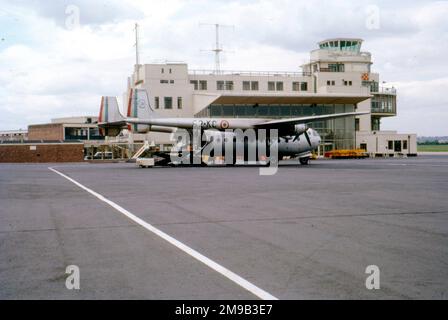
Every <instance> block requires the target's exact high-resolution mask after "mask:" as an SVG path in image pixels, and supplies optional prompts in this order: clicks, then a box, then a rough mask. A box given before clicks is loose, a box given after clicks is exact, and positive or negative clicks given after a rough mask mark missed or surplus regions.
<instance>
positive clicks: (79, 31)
mask: <svg viewBox="0 0 448 320" xmlns="http://www.w3.org/2000/svg"><path fill="white" fill-rule="evenodd" d="M447 16H448V1H421V0H418V1H412V0H411V1H380V0H378V1H374V0H371V1H364V0H356V1H355V0H350V1H338V0H334V1H309V0H307V1H297V0H271V1H268V0H245V1H243V0H240V1H232V0H215V1H212V0H207V1H206V0H164V1H148V0H146V1H144V0H141V1H140V0H127V1H125V0H97V1H95V0H52V1H50V0H48V1H44V0H40V1H38V0H34V1H33V0H15V1H12V0H11V1H9V0H0V130H9V129H19V128H22V129H25V128H26V127H27V125H28V124H35V123H45V122H49V121H50V119H51V118H57V117H63V116H78V115H96V114H97V112H98V105H99V101H100V97H101V96H102V95H112V96H118V97H120V96H121V95H122V93H123V92H124V91H125V89H126V81H127V77H128V76H129V75H130V74H131V73H132V70H133V65H134V63H135V48H134V46H133V45H134V42H135V39H134V24H135V23H136V22H137V23H138V24H139V25H140V51H141V53H140V62H141V63H153V62H164V61H182V62H187V63H188V64H189V68H190V69H213V67H214V56H213V53H212V52H207V51H205V50H207V49H211V48H212V47H213V46H214V41H215V40H214V28H213V26H209V25H207V24H215V23H220V24H223V25H227V27H223V28H222V30H221V43H222V45H223V48H224V49H225V50H227V52H226V53H224V54H223V55H222V58H221V64H222V67H221V68H222V69H223V70H258V71H300V65H302V64H303V63H305V62H306V61H307V60H308V59H309V52H310V51H311V50H313V49H316V48H317V42H319V41H321V40H324V39H327V38H334V37H356V38H362V39H364V43H363V47H362V51H369V52H371V53H372V59H373V63H374V64H373V66H372V72H378V73H379V74H380V81H381V82H383V81H384V82H385V83H384V86H394V87H395V88H396V89H397V91H398V95H397V104H398V105H397V112H398V115H397V117H393V118H384V119H383V120H382V130H398V131H399V132H402V133H417V134H418V135H423V136H442V135H444V136H447V135H448V94H447V92H448V63H447V62H446V59H447V58H448V19H446V17H447Z"/></svg>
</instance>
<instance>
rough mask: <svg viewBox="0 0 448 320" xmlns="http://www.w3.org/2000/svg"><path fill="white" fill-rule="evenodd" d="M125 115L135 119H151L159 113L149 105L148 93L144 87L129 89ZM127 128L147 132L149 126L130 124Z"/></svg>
mask: <svg viewBox="0 0 448 320" xmlns="http://www.w3.org/2000/svg"><path fill="white" fill-rule="evenodd" d="M127 116H128V117H129V118H137V119H140V120H142V119H153V118H158V117H159V115H158V114H157V113H156V112H155V111H154V109H153V108H152V107H151V103H150V102H149V95H148V92H147V91H146V90H145V89H130V91H129V96H128V108H127ZM128 129H129V130H131V131H132V132H142V133H143V132H147V131H148V130H149V126H148V125H145V124H130V125H128Z"/></svg>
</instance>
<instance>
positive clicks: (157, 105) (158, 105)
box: [154, 97, 160, 109]
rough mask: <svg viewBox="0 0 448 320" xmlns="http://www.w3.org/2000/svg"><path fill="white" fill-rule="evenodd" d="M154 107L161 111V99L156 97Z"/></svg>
mask: <svg viewBox="0 0 448 320" xmlns="http://www.w3.org/2000/svg"><path fill="white" fill-rule="evenodd" d="M154 105H155V106H156V109H159V107H160V101H159V97H154Z"/></svg>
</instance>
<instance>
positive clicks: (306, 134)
mask: <svg viewBox="0 0 448 320" xmlns="http://www.w3.org/2000/svg"><path fill="white" fill-rule="evenodd" d="M303 134H304V135H305V138H306V141H308V144H309V145H310V147H311V139H310V136H309V135H308V132H306V131H305V132H304V133H303Z"/></svg>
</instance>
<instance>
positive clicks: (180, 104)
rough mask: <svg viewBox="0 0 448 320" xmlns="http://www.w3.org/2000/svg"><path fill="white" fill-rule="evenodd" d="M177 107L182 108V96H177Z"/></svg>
mask: <svg viewBox="0 0 448 320" xmlns="http://www.w3.org/2000/svg"><path fill="white" fill-rule="evenodd" d="M177 109H182V97H177Z"/></svg>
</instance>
